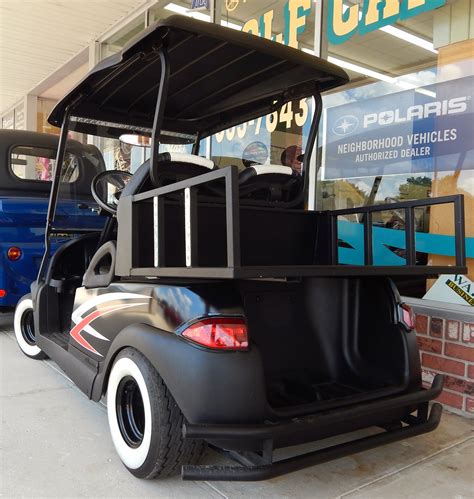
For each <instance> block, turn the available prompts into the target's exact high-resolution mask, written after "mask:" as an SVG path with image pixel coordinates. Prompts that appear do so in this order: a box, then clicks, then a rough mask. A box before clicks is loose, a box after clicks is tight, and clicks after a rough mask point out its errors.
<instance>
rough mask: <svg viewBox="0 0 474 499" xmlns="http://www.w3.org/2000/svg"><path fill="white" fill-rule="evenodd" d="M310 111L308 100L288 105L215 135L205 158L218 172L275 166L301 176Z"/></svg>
mask: <svg viewBox="0 0 474 499" xmlns="http://www.w3.org/2000/svg"><path fill="white" fill-rule="evenodd" d="M313 108H314V106H313V100H312V99H311V98H308V99H301V100H296V101H290V102H288V103H286V104H284V105H283V106H282V107H281V108H280V109H279V110H277V111H274V112H273V113H271V114H268V115H266V116H261V117H259V118H256V119H253V120H251V121H248V122H245V123H242V124H240V125H237V126H233V127H232V128H229V129H227V130H224V131H222V132H219V133H217V134H215V135H213V136H212V137H211V138H210V139H209V156H210V158H211V159H212V160H213V161H214V162H215V164H216V166H217V167H219V168H224V167H226V166H230V165H236V166H237V167H238V168H239V170H243V169H245V168H248V167H249V166H252V165H266V166H270V165H272V166H273V165H278V166H288V167H290V168H291V169H292V170H293V171H294V172H295V173H296V174H299V175H301V174H302V173H303V171H302V168H303V162H302V160H303V156H302V155H303V154H304V152H305V148H306V144H307V141H308V136H309V130H310V127H311V119H312V116H313Z"/></svg>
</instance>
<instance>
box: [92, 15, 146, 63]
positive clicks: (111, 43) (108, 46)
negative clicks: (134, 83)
mask: <svg viewBox="0 0 474 499" xmlns="http://www.w3.org/2000/svg"><path fill="white" fill-rule="evenodd" d="M144 29H145V16H144V15H140V16H138V17H137V18H136V19H134V20H133V21H131V22H130V23H128V24H127V25H126V26H124V27H123V28H122V29H120V30H119V31H117V32H116V33H114V34H113V35H112V36H111V37H110V38H108V39H107V40H106V41H104V42H103V43H102V44H101V46H100V58H101V59H105V58H106V57H109V56H110V55H112V54H115V53H116V52H119V51H120V50H122V49H123V47H124V46H125V45H126V44H127V43H128V42H129V41H130V40H131V39H132V38H134V37H135V36H136V35H138V34H139V33H140V32H141V31H143V30H144Z"/></svg>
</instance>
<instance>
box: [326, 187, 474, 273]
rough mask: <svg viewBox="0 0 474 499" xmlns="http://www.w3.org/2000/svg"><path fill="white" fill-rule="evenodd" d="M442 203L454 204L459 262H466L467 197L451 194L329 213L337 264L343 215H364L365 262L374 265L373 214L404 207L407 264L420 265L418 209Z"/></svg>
mask: <svg viewBox="0 0 474 499" xmlns="http://www.w3.org/2000/svg"><path fill="white" fill-rule="evenodd" d="M441 204H453V205H454V241H455V261H456V266H460V267H463V266H465V265H466V240H465V221H464V197H463V195H462V194H454V195H451V196H442V197H437V198H432V199H420V200H412V201H399V202H397V203H390V204H383V205H371V206H360V207H358V208H348V209H342V210H335V211H331V212H326V213H328V215H329V216H330V218H331V233H332V245H331V249H332V254H331V260H332V264H333V265H337V264H338V263H339V262H338V228H337V221H338V218H339V217H340V216H344V215H358V214H362V215H363V219H362V223H363V225H364V264H365V265H373V263H374V255H373V237H372V228H373V214H374V213H377V212H383V211H391V210H403V211H404V213H405V228H404V230H405V249H406V265H416V246H415V209H416V208H424V207H428V206H436V205H441Z"/></svg>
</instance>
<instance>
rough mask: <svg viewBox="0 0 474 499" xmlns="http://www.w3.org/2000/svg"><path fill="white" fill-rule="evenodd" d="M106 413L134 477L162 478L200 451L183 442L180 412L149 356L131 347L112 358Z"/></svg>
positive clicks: (195, 445)
mask: <svg viewBox="0 0 474 499" xmlns="http://www.w3.org/2000/svg"><path fill="white" fill-rule="evenodd" d="M107 413H108V418H109V427H110V433H111V436H112V441H113V443H114V446H115V449H116V451H117V453H118V455H119V456H120V459H121V460H122V462H123V464H124V465H125V466H126V468H127V469H128V470H129V471H130V472H131V473H132V474H133V475H135V476H136V477H139V478H147V479H152V478H157V477H166V476H170V475H173V474H175V473H176V472H177V471H179V469H180V467H181V466H182V465H183V464H189V463H194V462H196V461H197V460H198V459H199V458H200V456H201V455H202V453H203V450H204V444H203V442H200V441H194V440H189V441H188V440H184V439H183V436H182V426H183V422H184V416H183V414H182V413H181V410H180V409H179V407H178V405H177V404H176V402H175V400H174V399H173V397H172V395H171V393H170V392H169V391H168V388H167V387H166V385H165V383H164V381H163V380H162V379H161V377H160V375H159V374H158V373H157V372H156V370H155V368H154V367H153V366H152V365H151V364H150V362H149V361H148V359H147V358H146V357H145V356H143V355H142V354H141V353H140V352H138V351H137V350H135V349H134V348H126V349H125V350H123V351H122V352H120V354H119V355H118V356H117V358H116V360H115V362H114V365H113V366H112V370H111V372H110V376H109V380H108V385H107Z"/></svg>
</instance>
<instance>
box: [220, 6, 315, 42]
mask: <svg viewBox="0 0 474 499" xmlns="http://www.w3.org/2000/svg"><path fill="white" fill-rule="evenodd" d="M315 8H316V4H315V2H313V0H282V1H277V2H275V1H274V0H262V1H259V2H246V1H243V0H223V2H222V20H221V24H222V25H223V26H228V27H229V28H233V29H237V30H242V31H245V32H247V33H251V34H253V35H257V36H261V37H264V38H268V39H271V40H274V41H276V42H278V43H282V44H284V45H289V46H290V47H294V48H299V49H301V50H303V49H307V50H312V49H313V47H314V22H315Z"/></svg>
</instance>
